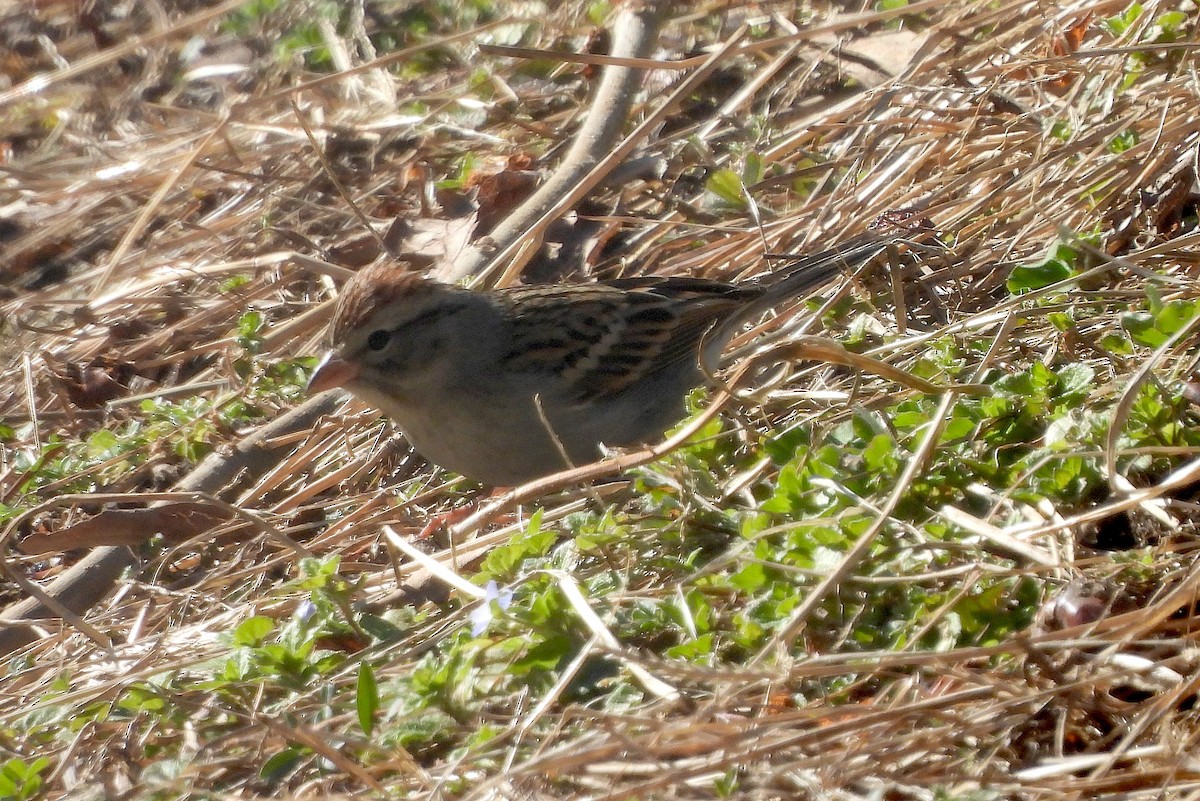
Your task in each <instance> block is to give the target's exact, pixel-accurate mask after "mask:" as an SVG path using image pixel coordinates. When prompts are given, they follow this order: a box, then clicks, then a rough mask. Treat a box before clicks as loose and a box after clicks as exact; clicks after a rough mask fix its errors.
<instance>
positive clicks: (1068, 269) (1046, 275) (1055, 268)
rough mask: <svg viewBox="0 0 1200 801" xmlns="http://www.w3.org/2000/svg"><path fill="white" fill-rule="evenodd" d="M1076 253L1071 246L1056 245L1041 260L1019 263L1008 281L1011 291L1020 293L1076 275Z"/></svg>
mask: <svg viewBox="0 0 1200 801" xmlns="http://www.w3.org/2000/svg"><path fill="white" fill-rule="evenodd" d="M1075 255H1076V254H1075V252H1074V251H1073V250H1071V249H1070V248H1066V247H1060V246H1056V247H1052V248H1051V249H1050V252H1049V253H1048V254H1047V255H1046V256H1045V257H1044V258H1043V259H1042V260H1041V261H1040V262H1035V263H1033V264H1018V265H1017V266H1016V267H1013V269H1012V272H1011V273H1009V276H1008V281H1007V282H1006V285H1007V286H1008V291H1009V293H1011V294H1013V295H1020V294H1021V293H1022V292H1031V291H1033V290H1035V289H1041V288H1042V287H1044V286H1050V285H1051V284H1055V283H1058V282H1059V281H1064V280H1066V279H1068V278H1070V277H1071V276H1073V275H1075V269H1074V266H1073V265H1074V263H1075V258H1074V256H1075Z"/></svg>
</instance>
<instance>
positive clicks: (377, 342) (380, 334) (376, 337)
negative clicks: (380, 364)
mask: <svg viewBox="0 0 1200 801" xmlns="http://www.w3.org/2000/svg"><path fill="white" fill-rule="evenodd" d="M391 338H392V334H391V332H390V331H384V330H383V329H380V330H378V331H373V332H371V336H369V337H367V347H368V348H370V349H371V350H383V349H384V348H386V347H387V345H388V341H389V340H390V339H391Z"/></svg>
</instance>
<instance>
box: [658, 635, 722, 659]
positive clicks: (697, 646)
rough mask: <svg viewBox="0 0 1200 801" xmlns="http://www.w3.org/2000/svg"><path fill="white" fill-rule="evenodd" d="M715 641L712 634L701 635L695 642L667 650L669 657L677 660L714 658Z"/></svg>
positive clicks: (691, 641)
mask: <svg viewBox="0 0 1200 801" xmlns="http://www.w3.org/2000/svg"><path fill="white" fill-rule="evenodd" d="M714 644H715V640H714V638H713V635H712V634H711V633H709V634H701V635H700V636H699V637H697V638H696V639H694V640H688V641H687V642H682V643H680V644H679V645H676V646H673V647H671V648H668V649H667V656H669V657H674V658H675V659H686V660H688V661H695V660H697V659H700V658H703V657H708V656H712V654H713V645H714Z"/></svg>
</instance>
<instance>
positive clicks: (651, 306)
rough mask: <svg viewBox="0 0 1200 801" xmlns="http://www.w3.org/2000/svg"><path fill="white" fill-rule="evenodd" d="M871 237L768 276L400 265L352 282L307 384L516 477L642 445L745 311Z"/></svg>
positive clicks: (795, 289) (828, 268)
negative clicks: (544, 273)
mask: <svg viewBox="0 0 1200 801" xmlns="http://www.w3.org/2000/svg"><path fill="white" fill-rule="evenodd" d="M886 244H887V243H886V241H885V239H884V238H882V237H880V236H877V235H874V234H866V235H863V236H861V237H858V238H856V239H853V240H851V241H849V242H847V243H846V244H844V245H842V246H840V247H837V248H834V249H831V250H827V251H825V252H823V253H819V254H817V255H815V256H810V257H805V258H801V259H798V260H796V261H795V262H794V263H793V264H791V265H789V266H787V267H785V268H783V269H781V270H779V271H777V272H775V273H773V274H771V275H768V276H765V277H763V278H760V279H756V280H752V281H748V282H744V283H738V284H729V283H722V282H719V281H710V280H705V279H699V278H653V277H647V278H620V279H616V280H611V281H601V282H598V283H592V284H572V285H563V284H558V285H546V286H516V287H510V288H507V289H496V290H491V291H473V290H469V289H465V288H462V287H458V286H451V285H448V284H440V283H435V282H433V281H431V280H429V279H426V278H423V277H421V276H418V275H415V274H413V273H406V272H403V271H402V270H399V269H397V268H395V267H391V266H385V265H375V266H372V267H368V268H366V269H364V270H362V271H361V272H359V273H358V274H357V275H355V276H354V277H353V278H351V279H350V281H348V282H347V283H346V285H345V287H344V289H343V292H342V295H341V298H340V299H339V301H338V304H337V309H336V311H335V313H334V318H333V322H332V324H331V325H330V340H331V343H332V347H331V349H330V351H329V352H328V354H326V356H325V358H324V359H323V360H322V361H321V364H320V366H319V367H318V368H317V370H316V372H315V373H314V374H313V376H312V380H311V381H310V382H309V392H318V391H323V390H328V389H333V388H334V387H341V388H343V389H345V390H347V391H349V392H350V393H352V394H353V395H356V396H357V397H359V398H361V399H362V400H364V401H366V402H368V403H370V404H372V405H373V406H376V407H378V408H379V409H381V410H382V411H383V412H385V413H386V414H387V415H388V416H389V417H391V418H392V419H393V420H395V422H396V423H397V424H398V425H399V426H400V428H401V429H403V430H404V433H405V434H407V435H408V438H409V440H410V441H411V442H412V444H413V447H415V448H416V449H417V451H418V452H419V453H421V454H422V455H423V456H425V457H426V458H427V459H429V460H430V461H432V462H435V463H437V464H439V465H442V466H443V467H447V468H449V469H451V470H454V471H456V472H459V473H461V474H463V475H465V476H468V477H470V478H473V479H475V480H477V481H480V482H482V483H484V484H491V485H496V486H507V485H513V484H519V483H522V482H525V481H528V480H530V479H534V478H538V477H540V476H544V475H548V474H550V473H554V472H557V471H559V470H563V469H565V468H567V467H570V466H572V465H578V464H585V463H587V462H591V461H594V460H596V459H597V458H599V457H600V455H601V450H600V445H601V444H604V445H606V446H627V445H633V444H638V443H644V442H646V441H648V440H652V439H654V438H656V437H658V436H659V435H660V434H662V433H663V431H664V430H666V429H667V428H668V427H669V426H670V425H671V424H672V423H675V422H676V421H677V420H679V419H680V418H681V417H682V416H683V415H684V412H685V407H684V396H685V395H686V394H687V393H688V391H689V390H691V389H692V388H694V387H696V386H698V385H700V384H701V383H703V381H704V379H705V376H706V375H711V373H712V371H713V370H714V369H715V368H716V367H717V365H718V362H719V360H720V356H721V351H722V349H723V348H724V347H725V345H726V344H727V343H728V342H729V340H730V338H731V337H732V336H733V335H734V334H735V333H737V331H738V330H739V328H740V327H741V326H742V325H743V324H744V323H745V322H746V321H748V320H751V319H753V318H754V317H756V316H758V315H761V314H762V313H763V312H765V311H766V310H768V309H770V308H771V307H773V306H775V305H777V304H779V303H781V302H783V301H785V300H788V299H791V298H795V297H798V296H801V295H803V294H804V293H806V292H808V291H810V290H812V289H814V288H816V287H818V286H820V285H821V284H823V283H825V282H827V281H828V280H830V279H831V278H832V277H833V276H835V275H837V274H838V273H839V272H841V271H843V270H845V269H848V268H851V267H854V266H856V265H858V264H861V263H863V262H865V261H867V260H868V259H870V258H871V257H872V256H874V255H876V254H878V253H880V252H881V251H882V250H883V249H884V247H885V246H886Z"/></svg>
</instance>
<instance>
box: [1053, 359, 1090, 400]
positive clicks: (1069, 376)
mask: <svg viewBox="0 0 1200 801" xmlns="http://www.w3.org/2000/svg"><path fill="white" fill-rule="evenodd" d="M1095 380H1096V371H1095V370H1093V369H1092V368H1091V367H1089V366H1087V365H1086V364H1083V363H1082V362H1075V363H1073V364H1067V365H1064V366H1062V367H1060V368H1059V370H1058V391H1059V393H1060V394H1062V395H1086V394H1087V393H1088V391H1089V390H1091V388H1092V384H1093V383H1094V382H1095Z"/></svg>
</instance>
